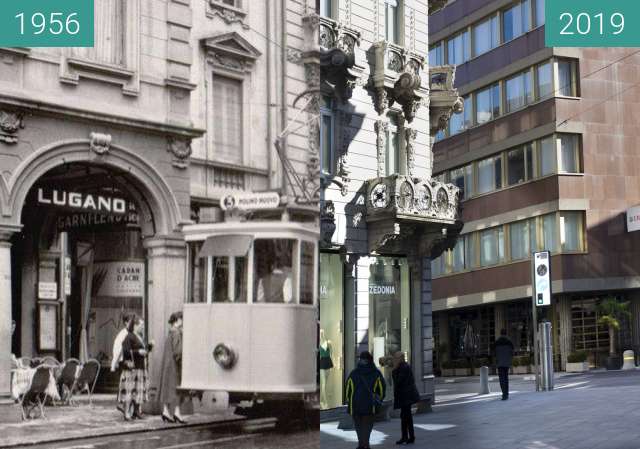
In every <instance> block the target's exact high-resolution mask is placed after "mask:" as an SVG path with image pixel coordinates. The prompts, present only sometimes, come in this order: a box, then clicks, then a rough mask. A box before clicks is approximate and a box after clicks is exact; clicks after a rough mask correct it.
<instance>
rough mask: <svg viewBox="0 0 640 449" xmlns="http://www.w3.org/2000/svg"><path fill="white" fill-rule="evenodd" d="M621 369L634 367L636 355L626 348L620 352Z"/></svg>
mask: <svg viewBox="0 0 640 449" xmlns="http://www.w3.org/2000/svg"><path fill="white" fill-rule="evenodd" d="M622 360H623V361H624V363H623V364H622V369H623V370H628V369H636V357H635V354H634V353H633V351H632V350H630V349H628V350H626V351H624V352H623V353H622Z"/></svg>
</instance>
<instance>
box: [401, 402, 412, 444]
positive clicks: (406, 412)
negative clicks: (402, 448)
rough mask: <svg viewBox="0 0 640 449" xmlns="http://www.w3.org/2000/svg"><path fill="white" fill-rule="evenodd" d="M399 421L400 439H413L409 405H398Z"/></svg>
mask: <svg viewBox="0 0 640 449" xmlns="http://www.w3.org/2000/svg"><path fill="white" fill-rule="evenodd" d="M400 422H401V425H402V439H403V440H409V439H410V440H413V439H414V438H415V434H414V431H413V415H412V414H411V406H410V405H407V406H405V407H400Z"/></svg>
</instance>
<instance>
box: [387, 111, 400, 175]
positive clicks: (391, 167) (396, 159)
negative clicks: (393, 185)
mask: <svg viewBox="0 0 640 449" xmlns="http://www.w3.org/2000/svg"><path fill="white" fill-rule="evenodd" d="M398 127H399V118H398V115H397V114H395V113H393V114H389V130H388V132H387V154H386V155H385V164H386V167H385V168H386V175H387V176H388V175H393V174H395V173H399V172H400V171H399V168H400V133H399V132H398Z"/></svg>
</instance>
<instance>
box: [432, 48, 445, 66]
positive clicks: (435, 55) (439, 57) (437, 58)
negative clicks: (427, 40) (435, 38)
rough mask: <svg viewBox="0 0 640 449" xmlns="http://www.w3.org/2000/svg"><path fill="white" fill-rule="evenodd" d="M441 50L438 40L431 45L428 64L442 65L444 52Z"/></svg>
mask: <svg viewBox="0 0 640 449" xmlns="http://www.w3.org/2000/svg"><path fill="white" fill-rule="evenodd" d="M442 50H443V46H442V44H441V43H440V42H438V43H437V44H436V45H435V46H433V47H431V49H430V50H429V65H431V66H438V65H444V52H443V51H442Z"/></svg>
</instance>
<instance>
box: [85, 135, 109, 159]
mask: <svg viewBox="0 0 640 449" xmlns="http://www.w3.org/2000/svg"><path fill="white" fill-rule="evenodd" d="M89 139H90V141H89V148H91V151H93V152H94V153H96V154H99V155H103V154H107V153H108V152H109V150H110V149H111V134H101V133H91V134H90V135H89Z"/></svg>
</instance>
